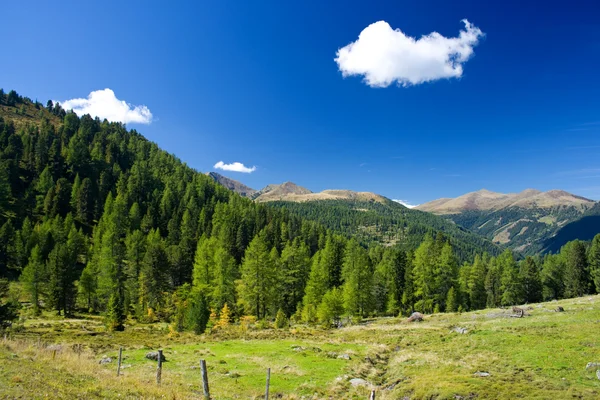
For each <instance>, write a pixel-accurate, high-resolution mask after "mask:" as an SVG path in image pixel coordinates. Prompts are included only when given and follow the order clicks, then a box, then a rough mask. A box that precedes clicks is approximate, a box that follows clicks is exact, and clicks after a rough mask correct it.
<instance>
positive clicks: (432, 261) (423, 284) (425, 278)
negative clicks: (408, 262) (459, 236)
mask: <svg viewBox="0 0 600 400" xmlns="http://www.w3.org/2000/svg"><path fill="white" fill-rule="evenodd" d="M435 247H436V246H435V242H434V240H433V237H432V236H431V235H429V234H428V235H426V236H425V238H424V239H423V242H421V244H420V245H419V247H418V248H417V250H416V251H415V257H414V261H413V266H414V267H413V277H414V281H413V285H414V296H415V300H416V304H415V305H416V307H417V309H419V310H421V311H422V312H426V313H431V312H433V307H434V296H435V293H436V292H437V287H436V284H437V282H436V279H435V273H434V268H435V265H436V264H437V251H436V249H435Z"/></svg>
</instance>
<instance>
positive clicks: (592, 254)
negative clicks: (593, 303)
mask: <svg viewBox="0 0 600 400" xmlns="http://www.w3.org/2000/svg"><path fill="white" fill-rule="evenodd" d="M589 264H590V275H591V278H592V280H593V282H594V286H595V289H596V293H600V234H598V235H596V236H594V239H593V240H592V246H591V247H590V251H589Z"/></svg>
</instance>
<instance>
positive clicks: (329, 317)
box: [317, 288, 344, 327]
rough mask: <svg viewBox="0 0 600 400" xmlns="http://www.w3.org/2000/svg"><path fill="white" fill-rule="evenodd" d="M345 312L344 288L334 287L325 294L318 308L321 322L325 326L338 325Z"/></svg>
mask: <svg viewBox="0 0 600 400" xmlns="http://www.w3.org/2000/svg"><path fill="white" fill-rule="evenodd" d="M343 314H344V294H343V293H342V290H340V289H338V288H333V289H331V290H329V291H327V293H325V295H324V296H323V300H322V301H321V304H320V305H319V308H318V310H317V315H318V318H319V322H320V323H321V324H323V325H325V326H328V327H329V326H331V325H332V324H334V325H337V324H338V323H339V321H340V318H341V316H342V315H343Z"/></svg>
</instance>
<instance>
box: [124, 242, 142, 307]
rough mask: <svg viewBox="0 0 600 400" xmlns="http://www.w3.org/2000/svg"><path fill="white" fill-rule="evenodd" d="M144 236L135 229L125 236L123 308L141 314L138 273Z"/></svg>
mask: <svg viewBox="0 0 600 400" xmlns="http://www.w3.org/2000/svg"><path fill="white" fill-rule="evenodd" d="M145 246H146V238H145V237H144V234H143V233H142V232H141V231H139V230H135V231H133V232H131V233H130V234H128V235H127V236H126V237H125V248H126V256H125V259H126V266H125V299H124V300H125V302H124V303H125V310H126V311H130V312H133V314H134V315H137V316H141V315H143V312H144V311H145V310H141V309H140V308H139V307H138V306H139V303H138V300H139V298H140V281H139V278H140V273H141V270H142V263H143V260H144V253H145Z"/></svg>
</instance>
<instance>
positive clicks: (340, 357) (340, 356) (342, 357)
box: [337, 353, 350, 360]
mask: <svg viewBox="0 0 600 400" xmlns="http://www.w3.org/2000/svg"><path fill="white" fill-rule="evenodd" d="M337 358H339V359H340V360H350V355H349V354H345V353H344V354H340V355H339V356H337Z"/></svg>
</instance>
